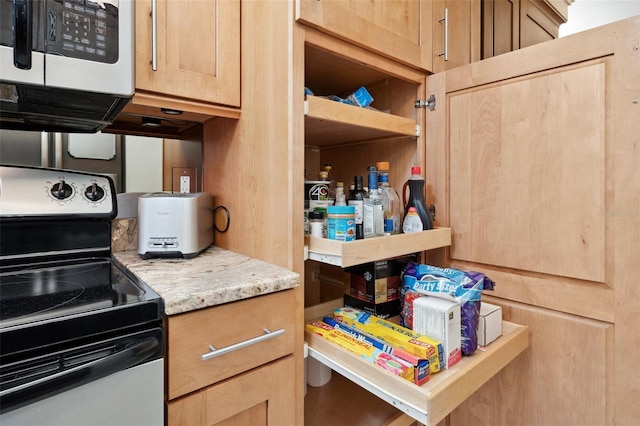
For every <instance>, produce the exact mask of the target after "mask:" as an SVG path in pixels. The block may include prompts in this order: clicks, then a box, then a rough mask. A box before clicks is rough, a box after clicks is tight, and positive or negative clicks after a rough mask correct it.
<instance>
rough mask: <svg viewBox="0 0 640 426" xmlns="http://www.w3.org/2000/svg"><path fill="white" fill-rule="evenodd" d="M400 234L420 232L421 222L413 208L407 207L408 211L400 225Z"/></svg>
mask: <svg viewBox="0 0 640 426" xmlns="http://www.w3.org/2000/svg"><path fill="white" fill-rule="evenodd" d="M402 232H404V233H405V234H409V233H411V232H422V220H420V216H418V211H417V210H416V208H415V207H409V211H408V212H407V215H406V216H405V217H404V222H403V223H402Z"/></svg>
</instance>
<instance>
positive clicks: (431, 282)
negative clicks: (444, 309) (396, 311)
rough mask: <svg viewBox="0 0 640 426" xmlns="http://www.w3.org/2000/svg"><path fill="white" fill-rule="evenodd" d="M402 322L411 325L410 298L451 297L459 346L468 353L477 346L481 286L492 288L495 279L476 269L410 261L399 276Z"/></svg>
mask: <svg viewBox="0 0 640 426" xmlns="http://www.w3.org/2000/svg"><path fill="white" fill-rule="evenodd" d="M402 282H403V286H402V299H401V300H402V311H401V316H402V324H403V325H404V326H405V327H409V328H413V301H414V300H415V299H416V298H417V297H421V296H424V295H428V296H435V297H445V298H448V297H453V298H454V299H455V300H456V301H457V302H458V303H460V317H461V320H462V324H461V339H462V340H461V349H462V354H463V355H471V354H472V353H474V352H475V350H476V349H477V348H478V334H477V331H478V321H479V319H480V299H481V296H482V290H493V287H494V286H495V283H494V282H493V281H492V280H491V279H490V278H488V277H486V276H485V275H484V274H481V273H479V272H470V271H461V270H458V269H454V268H439V267H437V266H431V265H424V264H417V263H414V262H410V263H409V264H407V267H406V268H405V270H404V274H403V278H402Z"/></svg>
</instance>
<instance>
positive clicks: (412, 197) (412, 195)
mask: <svg viewBox="0 0 640 426" xmlns="http://www.w3.org/2000/svg"><path fill="white" fill-rule="evenodd" d="M407 187H409V198H406V196H407ZM402 204H403V205H404V214H405V217H406V215H407V213H408V212H409V207H415V208H416V210H417V213H418V216H420V220H421V221H422V229H423V230H427V229H432V228H433V222H432V221H431V213H429V211H428V210H427V204H426V203H425V200H424V178H423V177H422V169H421V168H420V166H413V167H411V177H410V178H409V180H408V181H406V182H405V184H404V185H403V187H402Z"/></svg>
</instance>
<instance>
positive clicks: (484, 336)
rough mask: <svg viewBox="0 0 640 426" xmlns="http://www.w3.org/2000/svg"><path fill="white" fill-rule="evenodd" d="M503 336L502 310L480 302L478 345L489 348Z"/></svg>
mask: <svg viewBox="0 0 640 426" xmlns="http://www.w3.org/2000/svg"><path fill="white" fill-rule="evenodd" d="M501 335H502V308H501V307H500V306H497V305H492V304H490V303H486V302H480V319H479V321H478V344H479V345H480V346H487V345H488V344H489V343H491V342H493V341H494V340H496V339H497V338H498V337H500V336H501Z"/></svg>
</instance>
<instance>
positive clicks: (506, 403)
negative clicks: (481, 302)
mask: <svg viewBox="0 0 640 426" xmlns="http://www.w3.org/2000/svg"><path fill="white" fill-rule="evenodd" d="M487 300H488V301H490V302H491V303H496V304H498V305H502V308H503V316H504V318H505V319H506V320H508V321H513V322H517V323H519V324H524V325H527V326H529V330H531V342H532V344H531V345H530V346H529V348H528V349H527V350H526V351H525V352H524V353H523V354H522V355H521V356H520V357H518V358H516V359H515V360H514V361H513V362H512V363H511V364H509V365H507V366H506V367H505V368H504V370H503V371H502V372H500V373H498V375H496V376H495V377H494V378H493V379H491V380H490V381H489V382H488V383H487V384H486V385H485V386H483V387H482V388H480V389H479V390H478V391H477V392H476V393H474V394H473V395H472V396H471V397H469V399H467V401H466V402H465V403H463V404H462V405H461V406H460V407H459V408H458V409H456V410H455V411H454V412H453V413H452V414H451V417H450V424H451V425H486V426H489V425H516V424H517V425H569V424H572V425H594V426H595V425H605V424H609V423H610V421H611V418H610V413H609V412H608V411H607V404H606V398H605V395H607V393H608V390H609V389H610V384H611V374H612V368H613V362H612V359H611V357H610V354H611V352H612V350H613V325H612V324H610V323H604V322H599V321H593V320H589V319H586V318H581V317H576V316H571V315H566V314H562V313H558V312H554V311H549V310H545V309H539V308H535V307H531V306H527V305H520V304H514V303H509V302H505V301H502V300H500V299H491V298H487ZM578 395H579V396H578Z"/></svg>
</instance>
